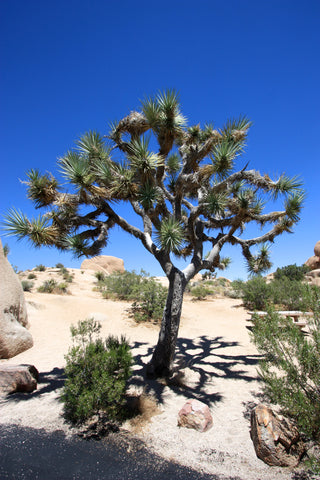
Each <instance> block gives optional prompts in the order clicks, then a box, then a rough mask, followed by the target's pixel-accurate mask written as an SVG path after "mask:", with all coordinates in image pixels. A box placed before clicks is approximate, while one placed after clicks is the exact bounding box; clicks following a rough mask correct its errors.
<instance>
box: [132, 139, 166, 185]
mask: <svg viewBox="0 0 320 480" xmlns="http://www.w3.org/2000/svg"><path fill="white" fill-rule="evenodd" d="M128 159H129V162H130V167H131V168H132V169H133V170H134V171H135V172H136V173H137V174H138V175H139V176H140V178H141V179H142V181H145V180H147V179H151V178H152V174H153V173H154V172H155V170H156V169H157V168H158V167H159V166H160V165H161V166H162V165H163V164H164V161H163V159H162V158H161V157H160V156H159V155H158V154H156V153H153V152H150V151H149V139H147V138H145V137H141V138H139V139H137V140H132V142H131V143H130V144H129V155H128Z"/></svg>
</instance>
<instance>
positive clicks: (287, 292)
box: [269, 276, 309, 311]
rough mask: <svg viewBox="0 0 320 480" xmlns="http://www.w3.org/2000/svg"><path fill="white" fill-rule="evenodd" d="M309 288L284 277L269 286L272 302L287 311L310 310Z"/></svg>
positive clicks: (304, 284)
mask: <svg viewBox="0 0 320 480" xmlns="http://www.w3.org/2000/svg"><path fill="white" fill-rule="evenodd" d="M308 290H309V286H308V285H307V284H306V283H303V282H301V281H298V280H290V279H289V278H288V277H286V276H284V277H282V278H281V279H280V280H273V281H272V282H270V284H269V292H270V297H269V298H270V300H271V301H272V303H273V304H274V305H278V306H279V308H281V309H285V310H302V311H306V310H308V308H309V307H308V301H307V298H308Z"/></svg>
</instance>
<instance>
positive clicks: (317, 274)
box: [305, 240, 320, 287]
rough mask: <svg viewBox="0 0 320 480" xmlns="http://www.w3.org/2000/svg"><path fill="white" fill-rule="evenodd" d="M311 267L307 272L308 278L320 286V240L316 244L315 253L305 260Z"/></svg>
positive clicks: (309, 281) (312, 283)
mask: <svg viewBox="0 0 320 480" xmlns="http://www.w3.org/2000/svg"><path fill="white" fill-rule="evenodd" d="M305 265H307V266H308V267H309V268H310V272H308V273H307V274H306V279H307V281H308V283H310V284H311V285H317V286H318V287H320V240H319V241H318V242H317V243H316V244H315V246H314V255H313V256H312V257H310V258H308V260H307V261H306V262H305Z"/></svg>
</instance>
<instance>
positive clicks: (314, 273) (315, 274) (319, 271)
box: [306, 268, 320, 278]
mask: <svg viewBox="0 0 320 480" xmlns="http://www.w3.org/2000/svg"><path fill="white" fill-rule="evenodd" d="M309 277H310V278H320V268H316V269H315V270H311V272H308V273H306V278H309Z"/></svg>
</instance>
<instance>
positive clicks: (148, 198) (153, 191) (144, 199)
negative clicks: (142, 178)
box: [138, 182, 161, 211]
mask: <svg viewBox="0 0 320 480" xmlns="http://www.w3.org/2000/svg"><path fill="white" fill-rule="evenodd" d="M160 197H161V191H160V190H159V188H158V187H156V186H155V185H153V184H152V183H149V182H146V183H143V184H142V185H141V187H140V189H139V192H138V201H139V203H140V204H141V205H142V207H143V208H144V209H145V210H146V211H148V210H150V209H151V208H152V207H153V206H154V204H155V203H157V201H158V200H159V199H160Z"/></svg>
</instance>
